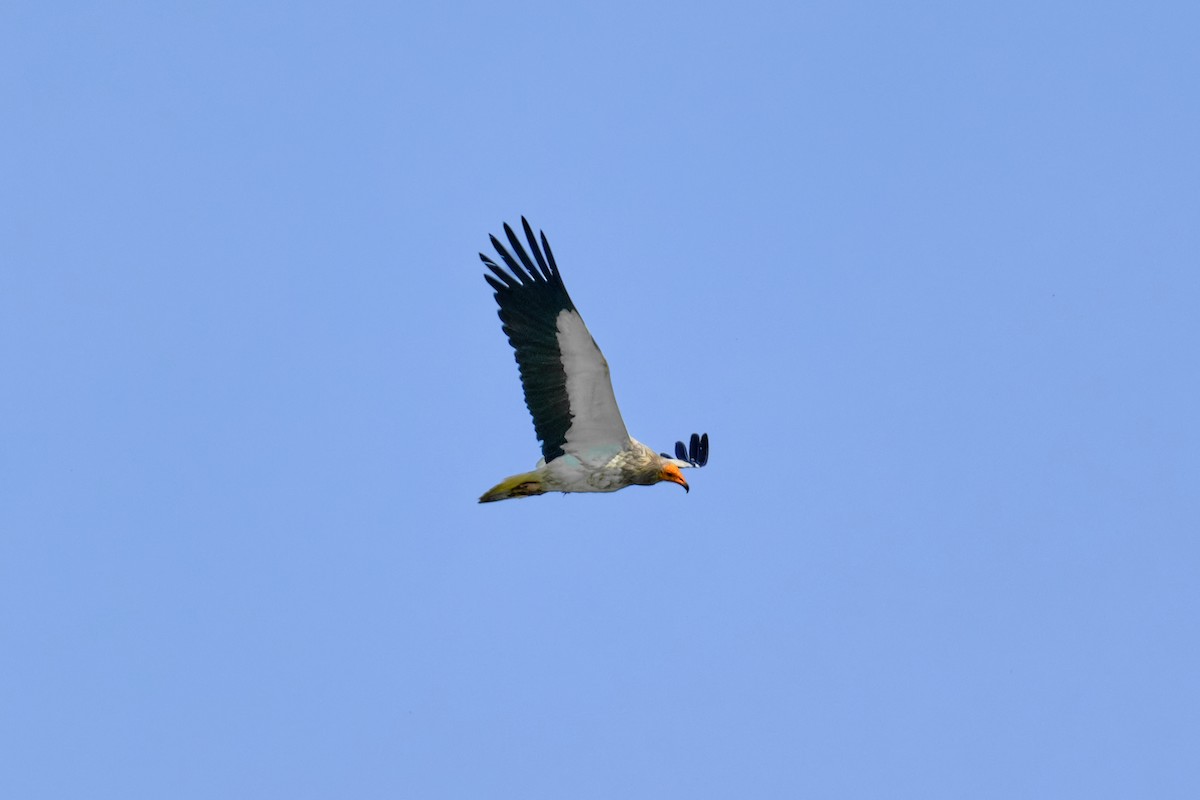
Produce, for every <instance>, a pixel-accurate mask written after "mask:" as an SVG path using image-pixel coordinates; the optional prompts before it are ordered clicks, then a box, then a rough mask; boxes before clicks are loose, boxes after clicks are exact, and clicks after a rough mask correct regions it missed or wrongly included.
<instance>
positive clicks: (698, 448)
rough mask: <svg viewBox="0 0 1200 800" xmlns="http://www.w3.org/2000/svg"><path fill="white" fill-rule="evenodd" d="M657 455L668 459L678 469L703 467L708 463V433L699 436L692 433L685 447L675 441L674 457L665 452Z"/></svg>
mask: <svg viewBox="0 0 1200 800" xmlns="http://www.w3.org/2000/svg"><path fill="white" fill-rule="evenodd" d="M659 455H661V456H662V457H663V458H666V459H670V460H671V461H672V462H673V463H674V464H675V466H677V467H679V468H680V469H687V468H688V467H703V466H704V465H705V464H707V463H708V434H707V433H706V434H704V435H703V436H701V435H700V434H698V433H693V434H692V438H691V439H690V440H689V441H688V445H687V447H684V445H683V442H676V443H675V456H674V457H671V456H670V455H668V454H667V453H660V454H659Z"/></svg>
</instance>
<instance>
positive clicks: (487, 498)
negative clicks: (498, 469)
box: [479, 472, 546, 503]
mask: <svg viewBox="0 0 1200 800" xmlns="http://www.w3.org/2000/svg"><path fill="white" fill-rule="evenodd" d="M545 491H546V488H545V486H543V485H542V476H541V475H539V474H537V473H536V472H522V473H521V474H520V475H513V476H511V477H508V478H505V479H504V480H502V481H500V483H498V484H496V485H495V486H493V487H492V488H491V489H488V490H487V492H486V493H484V495H483V497H481V498H479V502H481V503H494V502H496V501H497V500H508V499H509V498H512V497H532V496H533V495H535V494H542V493H544V492H545Z"/></svg>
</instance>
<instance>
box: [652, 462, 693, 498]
mask: <svg viewBox="0 0 1200 800" xmlns="http://www.w3.org/2000/svg"><path fill="white" fill-rule="evenodd" d="M658 479H659V480H660V481H670V482H671V483H678V484H679V485H680V486H682V487H683V490H684V491H685V492H690V491H691V489H689V488H688V484H687V481H685V480H684V479H683V473H682V472H680V471H679V467H677V466H675V465H674V464H672V463H671V462H670V461H667V462H666V463H664V464H663V465H662V469H660V470H659V471H658Z"/></svg>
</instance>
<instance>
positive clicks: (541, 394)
mask: <svg viewBox="0 0 1200 800" xmlns="http://www.w3.org/2000/svg"><path fill="white" fill-rule="evenodd" d="M521 224H522V225H523V226H524V228H525V237H526V239H527V240H528V242H529V249H530V250H531V251H532V253H533V258H534V259H536V261H537V263H536V264H535V263H534V260H533V259H530V257H529V254H528V253H527V252H526V251H525V248H524V247H523V246H522V245H521V241H520V239H518V238H517V236H516V234H515V233H513V230H512V228H510V227H509V226H508V225H507V224H506V225H505V226H504V232H505V233H506V234H507V235H508V241H509V244H511V245H512V249H513V251H514V252H515V253H516V258H514V257H513V256H512V255H510V254H509V252H508V251H507V250H506V249H504V245H502V244H501V243H500V241H499V240H498V239H497V238H496V237H495V236H493V237H491V239H492V245H493V246H494V247H495V248H496V252H497V253H499V255H500V259H501V260H502V261H503V262H504V264H505V266H507V267H508V271H507V272H506V271H505V270H504V269H503V268H502V267H500V266H498V265H497V264H496V262H494V261H492V259H490V258H488V257H487V256H486V255H484V254H483V253H480V254H479V257H480V258H481V259H482V260H483V263H484V264H486V265H487V268H488V269H489V270H491V271H492V273H493V274H492V275H488V274H486V273H485V274H484V276H483V277H484V278H485V279H486V280H487V282H488V283H489V284H491V286H492V288H493V289H495V290H496V303H497V304H498V305H499V306H500V311H499V314H500V321H501V322H502V323H503V328H504V333H505V334H506V335H507V336H508V341H509V343H510V344H511V345H512V346H513V349H514V350H515V351H516V358H517V366H518V367H519V368H520V372H521V386H522V387H523V388H524V389H525V405H526V406H528V407H529V413H530V414H531V415H532V416H533V427H534V430H535V431H536V432H537V437H538V439H539V440H541V442H542V457H543V458H544V459H545V460H546V462H547V463H549V462H550V461H553V460H554V459H556V458H558V457H560V456H563V455H568V454H569V455H572V456H575V457H577V458H579V459H580V460H582V461H584V462H589V463H595V462H600V461H606V460H607V459H608V458H611V457H612V456H613V455H615V454H616V453H618V452H619V451H621V450H624V449H626V448H628V447H629V446H630V439H629V432H628V431H626V430H625V422H624V421H623V420H622V419H621V410H620V409H619V408H617V398H616V397H615V396H614V395H613V389H612V381H611V380H610V379H609V374H608V362H607V361H605V360H604V354H603V353H601V352H600V348H599V347H597V346H596V341H595V340H594V339H593V338H592V335H591V334H590V333H588V329H587V326H586V325H584V324H583V318H582V317H581V316H579V312H578V311H576V310H575V304H574V303H572V302H571V298H570V296H569V295H568V294H567V290H566V288H565V287H564V286H563V282H562V278H561V277H560V276H559V274H558V265H557V264H555V263H554V254H553V253H551V252H550V243H549V242H547V241H546V234H544V233H543V234H542V236H541V247H540V248H539V247H538V240H537V239H536V238H535V237H534V235H533V229H532V228H531V227H529V223H528V222H527V221H526V220H525V218H524V217H522V218H521ZM493 276H494V277H493Z"/></svg>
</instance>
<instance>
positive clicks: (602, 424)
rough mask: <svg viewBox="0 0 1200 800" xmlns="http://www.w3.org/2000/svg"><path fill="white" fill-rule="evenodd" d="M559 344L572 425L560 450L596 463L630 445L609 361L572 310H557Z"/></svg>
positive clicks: (577, 314) (605, 461)
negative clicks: (614, 388) (611, 376)
mask: <svg viewBox="0 0 1200 800" xmlns="http://www.w3.org/2000/svg"><path fill="white" fill-rule="evenodd" d="M557 323H558V347H559V352H560V353H561V355H562V364H563V371H564V372H565V373H566V377H567V397H568V399H569V402H570V404H571V427H570V428H568V429H567V436H566V443H565V444H564V445H563V450H564V451H565V452H566V453H568V454H569V455H573V456H575V457H576V458H578V459H579V460H580V461H582V462H583V463H585V464H589V465H598V464H603V463H607V462H608V461H609V459H611V458H612V457H613V456H615V455H616V454H617V453H619V452H621V451H622V450H626V449H628V448H629V447H630V439H629V432H628V431H627V430H626V429H625V421H624V420H623V419H621V409H619V408H618V407H617V398H616V396H615V395H614V394H613V388H612V379H611V378H610V377H609V372H608V362H607V361H605V360H604V354H603V353H601V352H600V348H599V347H597V346H596V342H595V340H594V339H592V335H591V334H590V333H589V332H588V329H587V326H586V325H584V324H583V318H582V317H580V316H579V313H578V312H577V311H575V310H565V311H562V312H560V313H559V315H558V319H557Z"/></svg>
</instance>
